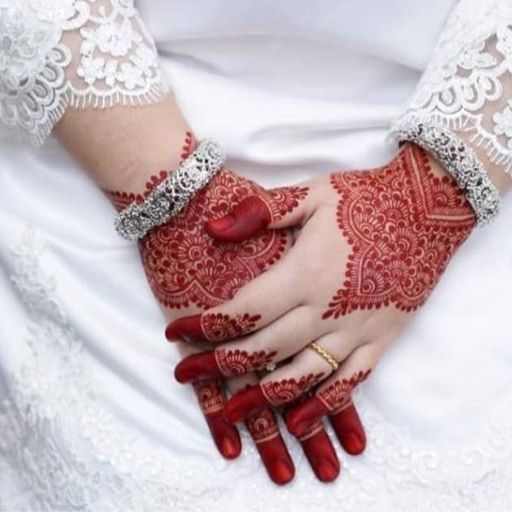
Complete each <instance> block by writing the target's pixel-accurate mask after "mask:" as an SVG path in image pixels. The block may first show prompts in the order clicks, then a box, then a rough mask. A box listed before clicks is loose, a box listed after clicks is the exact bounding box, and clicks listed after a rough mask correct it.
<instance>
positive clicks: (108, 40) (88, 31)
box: [0, 0, 166, 144]
mask: <svg viewBox="0 0 512 512" xmlns="http://www.w3.org/2000/svg"><path fill="white" fill-rule="evenodd" d="M165 90H166V87H165V86H164V84H163V81H162V76H161V71H160V68H159V65H158V61H157V52H156V48H155V46H154V44H153V40H152V38H151V36H150V34H149V33H148V32H147V30H146V28H145V26H144V24H143V22H142V20H141V19H140V17H139V14H138V11H137V10H136V9H135V7H134V5H133V0H0V124H3V125H4V127H5V128H6V129H5V132H6V133H7V132H13V128H14V132H15V134H16V136H17V137H18V138H20V137H21V138H25V139H26V138H28V139H29V140H30V141H31V142H33V143H35V144H42V143H43V142H44V140H45V138H46V137H47V136H48V135H49V134H50V132H51V130H52V128H53V126H54V125H55V124H56V123H57V121H58V120H59V119H60V118H61V116H62V115H63V113H64V112H65V110H66V109H67V108H68V107H73V108H86V107H95V108H104V107H108V106H112V105H114V104H119V103H121V104H136V103H149V102H152V101H157V100H158V99H159V98H160V97H161V96H162V94H164V92H165Z"/></svg>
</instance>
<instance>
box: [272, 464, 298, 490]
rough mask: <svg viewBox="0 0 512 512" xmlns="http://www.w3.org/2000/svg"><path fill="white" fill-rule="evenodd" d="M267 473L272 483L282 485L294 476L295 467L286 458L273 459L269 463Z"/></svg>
mask: <svg viewBox="0 0 512 512" xmlns="http://www.w3.org/2000/svg"><path fill="white" fill-rule="evenodd" d="M269 475H270V478H271V479H272V481H273V482H274V483H276V484H278V485H284V484H287V483H288V482H290V481H291V480H292V479H293V477H294V476H295V467H294V466H293V464H292V463H291V461H288V460H286V459H274V460H272V461H270V463H269Z"/></svg>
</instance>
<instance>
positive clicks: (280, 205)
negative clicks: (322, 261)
mask: <svg viewBox="0 0 512 512" xmlns="http://www.w3.org/2000/svg"><path fill="white" fill-rule="evenodd" d="M308 190H309V189H308V187H300V186H299V187H282V188H276V189H271V190H268V191H262V192H261V193H260V194H258V195H253V196H250V197H247V198H245V199H244V200H243V201H242V202H241V203H239V204H238V205H236V206H235V207H234V208H233V209H232V210H231V212H230V213H229V214H228V215H225V216H224V217H220V218H219V219H211V220H209V221H208V222H207V223H206V226H205V229H206V232H207V233H208V234H209V235H210V236H211V237H213V238H216V239H217V240H221V241H224V242H240V241H242V240H246V239H247V238H250V237H251V236H253V235H255V234H256V233H258V232H259V231H261V230H263V229H265V228H267V227H268V228H272V229H278V228H285V227H292V226H297V225H300V224H302V222H303V221H304V219H305V218H307V217H308V216H309V214H310V211H311V206H312V205H311V201H308V200H307V197H308Z"/></svg>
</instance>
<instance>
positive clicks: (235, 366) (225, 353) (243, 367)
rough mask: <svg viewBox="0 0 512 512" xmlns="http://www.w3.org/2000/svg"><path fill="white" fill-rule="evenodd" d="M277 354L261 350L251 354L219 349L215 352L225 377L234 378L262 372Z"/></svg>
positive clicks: (242, 351) (243, 351) (218, 364)
mask: <svg viewBox="0 0 512 512" xmlns="http://www.w3.org/2000/svg"><path fill="white" fill-rule="evenodd" d="M276 354H277V352H276V351H275V350H274V351H272V352H267V351H266V350H259V351H257V352H252V353H249V352H247V351H246V350H238V349H236V350H229V349H225V348H217V349H216V350H215V360H216V361H217V366H218V367H219V369H220V371H221V372H222V374H223V375H224V376H226V377H234V376H237V375H244V374H246V373H249V372H253V371H255V370H260V369H261V368H263V367H265V366H266V365H267V364H269V363H270V362H272V359H273V358H274V357H275V355H276Z"/></svg>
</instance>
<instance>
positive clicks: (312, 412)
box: [287, 346, 376, 455]
mask: <svg viewBox="0 0 512 512" xmlns="http://www.w3.org/2000/svg"><path fill="white" fill-rule="evenodd" d="M369 356H370V357H369ZM375 364H376V358H373V357H371V348H369V347H368V346H364V347H362V348H360V349H357V350H355V351H354V352H353V353H352V354H351V355H350V356H349V357H348V358H347V360H346V361H344V363H343V364H342V365H341V366H340V368H339V369H338V370H337V371H336V372H335V373H334V374H333V375H332V376H331V377H330V378H329V379H327V380H326V381H325V382H323V383H322V384H321V385H320V386H319V387H318V389H317V390H316V392H315V395H314V396H313V397H311V398H309V399H308V400H306V401H305V402H303V403H301V404H300V405H298V406H297V407H295V408H294V409H293V410H291V411H290V412H289V414H288V421H287V426H288V429H289V430H290V432H291V433H292V434H294V435H296V436H300V435H302V434H303V432H305V431H307V430H308V429H309V428H310V427H311V425H313V424H315V423H316V422H318V421H319V420H320V419H321V418H322V417H323V416H325V415H327V416H328V417H329V419H330V421H331V424H332V426H333V428H334V431H335V433H336V435H337V437H338V439H339V440H340V443H341V445H342V446H343V448H344V449H345V451H347V452H348V453H350V454H353V455H355V454H358V453H361V452H362V451H363V450H364V448H365V446H366V434H365V432H364V428H363V425H362V423H361V420H360V418H359V414H358V413H357V409H356V407H355V405H354V403H353V401H352V392H353V390H354V388H355V387H356V386H357V385H358V384H359V383H360V382H362V381H363V380H365V379H366V378H367V377H368V375H369V374H370V371H371V369H372V368H373V367H374V366H375Z"/></svg>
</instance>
